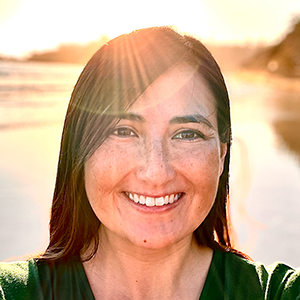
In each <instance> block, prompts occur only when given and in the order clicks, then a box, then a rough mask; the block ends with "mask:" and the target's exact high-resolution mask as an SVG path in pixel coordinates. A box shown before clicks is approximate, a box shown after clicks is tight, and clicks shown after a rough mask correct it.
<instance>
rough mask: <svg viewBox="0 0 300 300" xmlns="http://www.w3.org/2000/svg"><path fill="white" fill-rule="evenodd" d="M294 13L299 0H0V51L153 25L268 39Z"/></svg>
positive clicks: (22, 51)
mask: <svg viewBox="0 0 300 300" xmlns="http://www.w3.org/2000/svg"><path fill="white" fill-rule="evenodd" d="M295 13H298V14H300V1H299V0H251V1H243V0H180V1H177V0H151V1H149V0H127V1H126V0H84V1H78V0H51V1H50V0H0V41H1V42H0V53H2V54H11V55H18V56H20V55H26V54H28V52H30V51H31V50H33V49H35V50H39V49H45V48H53V47H55V46H56V45H57V44H59V43H62V42H87V41H90V40H95V39H97V38H99V36H100V35H101V34H107V35H109V36H110V37H112V38H113V37H115V36H117V35H120V34H122V33H126V32H130V31H132V30H134V29H138V28H142V27H149V26H157V25H175V26H177V27H178V28H179V29H180V30H183V31H185V32H188V33H190V34H193V35H196V36H198V37H200V38H202V40H204V41H209V42H210V41H215V42H222V43H243V42H255V43H256V42H265V43H270V42H274V41H276V40H278V39H279V38H280V37H282V35H283V33H284V32H285V31H286V29H287V28H288V26H289V22H290V19H291V16H292V14H295Z"/></svg>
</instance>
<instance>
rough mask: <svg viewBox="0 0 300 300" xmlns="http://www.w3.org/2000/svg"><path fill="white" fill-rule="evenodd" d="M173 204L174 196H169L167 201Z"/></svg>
mask: <svg viewBox="0 0 300 300" xmlns="http://www.w3.org/2000/svg"><path fill="white" fill-rule="evenodd" d="M173 202H174V194H172V195H170V199H169V203H173Z"/></svg>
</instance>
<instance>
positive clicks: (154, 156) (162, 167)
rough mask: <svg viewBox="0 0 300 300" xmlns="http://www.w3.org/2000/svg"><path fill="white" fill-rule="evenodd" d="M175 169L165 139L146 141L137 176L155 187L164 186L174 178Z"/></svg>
mask: <svg viewBox="0 0 300 300" xmlns="http://www.w3.org/2000/svg"><path fill="white" fill-rule="evenodd" d="M174 175H175V171H174V167H173V164H172V159H171V155H170V151H169V149H168V146H167V145H166V143H164V141H163V140H155V141H152V142H148V143H146V145H145V147H144V151H143V154H142V157H141V161H140V164H139V167H138V171H137V176H138V178H139V179H141V180H142V181H144V182H146V183H147V184H150V185H152V186H155V187H159V186H162V185H164V184H166V183H167V182H169V181H171V180H172V179H173V178H174Z"/></svg>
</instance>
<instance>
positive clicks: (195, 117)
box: [169, 114, 214, 128]
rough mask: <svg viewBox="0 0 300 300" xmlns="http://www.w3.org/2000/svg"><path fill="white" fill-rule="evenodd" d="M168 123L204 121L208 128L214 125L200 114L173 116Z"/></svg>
mask: <svg viewBox="0 0 300 300" xmlns="http://www.w3.org/2000/svg"><path fill="white" fill-rule="evenodd" d="M169 123H170V124H185V123H204V124H205V125H207V126H208V127H209V128H214V126H213V125H212V124H211V123H210V122H209V121H208V120H207V118H205V117H204V116H202V115H199V114H194V115H186V116H175V117H173V118H172V119H171V120H170V122H169Z"/></svg>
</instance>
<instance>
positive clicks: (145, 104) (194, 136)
mask: <svg viewBox="0 0 300 300" xmlns="http://www.w3.org/2000/svg"><path fill="white" fill-rule="evenodd" d="M217 125H218V124H217V112H216V105H215V99H214V97H213V96H212V94H211V92H210V91H209V89H208V88H207V87H206V85H205V83H204V81H203V80H202V78H201V76H200V75H199V74H197V73H196V72H195V70H194V69H193V68H192V67H190V66H189V65H187V64H181V65H179V66H176V67H173V68H171V69H170V70H168V71H167V72H166V73H164V74H163V75H162V76H161V77H159V78H158V79H157V80H156V81H155V82H154V83H153V84H152V85H150V86H149V87H148V89H147V90H146V91H145V92H144V93H143V94H142V95H141V96H140V97H139V98H138V99H137V101H136V102H135V103H134V104H133V105H132V106H131V107H130V108H129V109H128V110H127V111H126V113H125V114H122V115H121V116H120V121H119V122H118V123H117V125H116V127H115V128H114V130H113V131H112V133H111V135H110V136H109V137H108V138H107V139H106V140H105V141H104V142H103V144H102V145H101V146H100V147H99V148H98V149H97V150H96V151H95V152H94V154H93V155H92V156H91V157H90V158H89V159H88V161H87V162H86V163H85V187H86V193H87V196H88V199H89V202H90V204H91V206H92V209H93V210H94V212H95V214H96V216H97V217H98V219H99V220H100V221H101V231H100V232H101V234H106V236H107V237H113V238H114V239H116V238H118V239H120V240H121V241H123V242H126V243H128V242H129V243H132V244H134V245H136V246H143V247H148V248H162V247H166V246H168V245H172V244H173V243H176V242H179V241H181V240H183V239H185V238H190V237H191V236H192V234H193V231H194V230H195V229H196V228H197V227H198V226H199V225H200V224H201V223H202V222H203V221H204V219H205V218H206V216H207V214H208V213H209V211H210V209H211V207H212V205H213V203H214V199H215V196H216V192H217V188H218V182H219V177H220V175H221V173H222V171H223V164H224V157H225V154H226V144H222V143H220V140H219V135H218V131H217V128H218V126H217Z"/></svg>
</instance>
